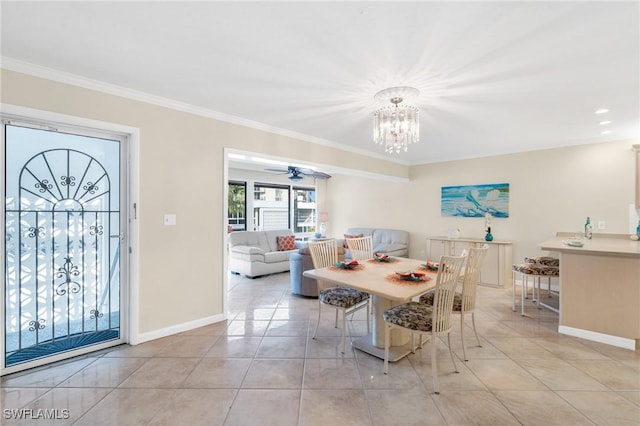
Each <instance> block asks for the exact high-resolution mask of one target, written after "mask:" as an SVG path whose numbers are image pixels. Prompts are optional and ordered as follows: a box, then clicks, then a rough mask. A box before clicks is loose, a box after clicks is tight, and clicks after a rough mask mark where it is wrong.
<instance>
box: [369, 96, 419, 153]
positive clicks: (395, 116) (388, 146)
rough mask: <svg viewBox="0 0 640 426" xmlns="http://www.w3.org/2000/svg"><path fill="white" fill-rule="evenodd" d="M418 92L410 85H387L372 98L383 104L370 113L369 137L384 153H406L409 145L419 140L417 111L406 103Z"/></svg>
mask: <svg viewBox="0 0 640 426" xmlns="http://www.w3.org/2000/svg"><path fill="white" fill-rule="evenodd" d="M419 94H420V91H419V90H418V89H415V88H413V87H390V88H388V89H384V90H381V91H379V92H378V93H376V94H375V96H374V97H373V98H374V99H375V100H376V102H378V103H380V104H382V105H386V106H383V107H382V108H380V109H379V110H377V111H376V112H375V114H373V140H374V141H375V143H376V144H378V145H382V146H383V147H384V150H385V151H386V152H387V153H389V154H393V153H394V152H395V153H396V154H398V153H400V152H401V151H404V152H407V148H408V147H409V144H412V143H415V142H418V141H419V140H420V121H419V119H418V114H419V110H418V108H416V107H415V106H413V105H409V104H407V103H406V102H407V101H411V100H413V99H415V98H417V97H418V95H419ZM389 103H391V104H392V105H389Z"/></svg>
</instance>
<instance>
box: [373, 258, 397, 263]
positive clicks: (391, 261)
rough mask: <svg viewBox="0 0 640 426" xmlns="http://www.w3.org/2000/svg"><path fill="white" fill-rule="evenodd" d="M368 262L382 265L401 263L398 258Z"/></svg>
mask: <svg viewBox="0 0 640 426" xmlns="http://www.w3.org/2000/svg"><path fill="white" fill-rule="evenodd" d="M367 262H369V263H382V264H385V263H397V262H400V259H398V258H396V257H394V258H393V259H391V260H375V259H369V260H367Z"/></svg>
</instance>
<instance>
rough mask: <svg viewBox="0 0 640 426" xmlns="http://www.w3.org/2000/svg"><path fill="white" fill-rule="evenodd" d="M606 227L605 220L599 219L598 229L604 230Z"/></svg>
mask: <svg viewBox="0 0 640 426" xmlns="http://www.w3.org/2000/svg"><path fill="white" fill-rule="evenodd" d="M604 228H605V223H604V220H599V221H598V229H599V230H603V229H604Z"/></svg>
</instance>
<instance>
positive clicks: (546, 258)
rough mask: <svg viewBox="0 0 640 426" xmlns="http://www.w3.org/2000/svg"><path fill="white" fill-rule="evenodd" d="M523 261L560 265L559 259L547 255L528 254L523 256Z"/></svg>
mask: <svg viewBox="0 0 640 426" xmlns="http://www.w3.org/2000/svg"><path fill="white" fill-rule="evenodd" d="M524 261H525V263H537V264H539V265H545V266H560V259H558V258H557V257H549V256H528V257H525V258H524Z"/></svg>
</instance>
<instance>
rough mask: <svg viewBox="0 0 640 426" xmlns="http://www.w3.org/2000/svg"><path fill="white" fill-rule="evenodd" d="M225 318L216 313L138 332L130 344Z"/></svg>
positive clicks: (202, 325) (224, 315)
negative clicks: (135, 339) (134, 340)
mask: <svg viewBox="0 0 640 426" xmlns="http://www.w3.org/2000/svg"><path fill="white" fill-rule="evenodd" d="M226 319H227V316H226V314H217V315H212V316H210V317H205V318H200V319H197V320H193V321H189V322H183V323H182V324H176V325H172V326H170V327H166V328H160V329H157V330H153V331H149V332H147V333H139V334H138V335H137V336H136V337H137V341H136V342H133V341H132V342H131V344H132V345H137V344H139V343H144V342H148V341H150V340H155V339H159V338H161V337H167V336H172V335H174V334H178V333H183V332H185V331H189V330H193V329H195V328H199V327H204V326H205V325H210V324H215V323H217V322H220V321H224V320H226Z"/></svg>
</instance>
